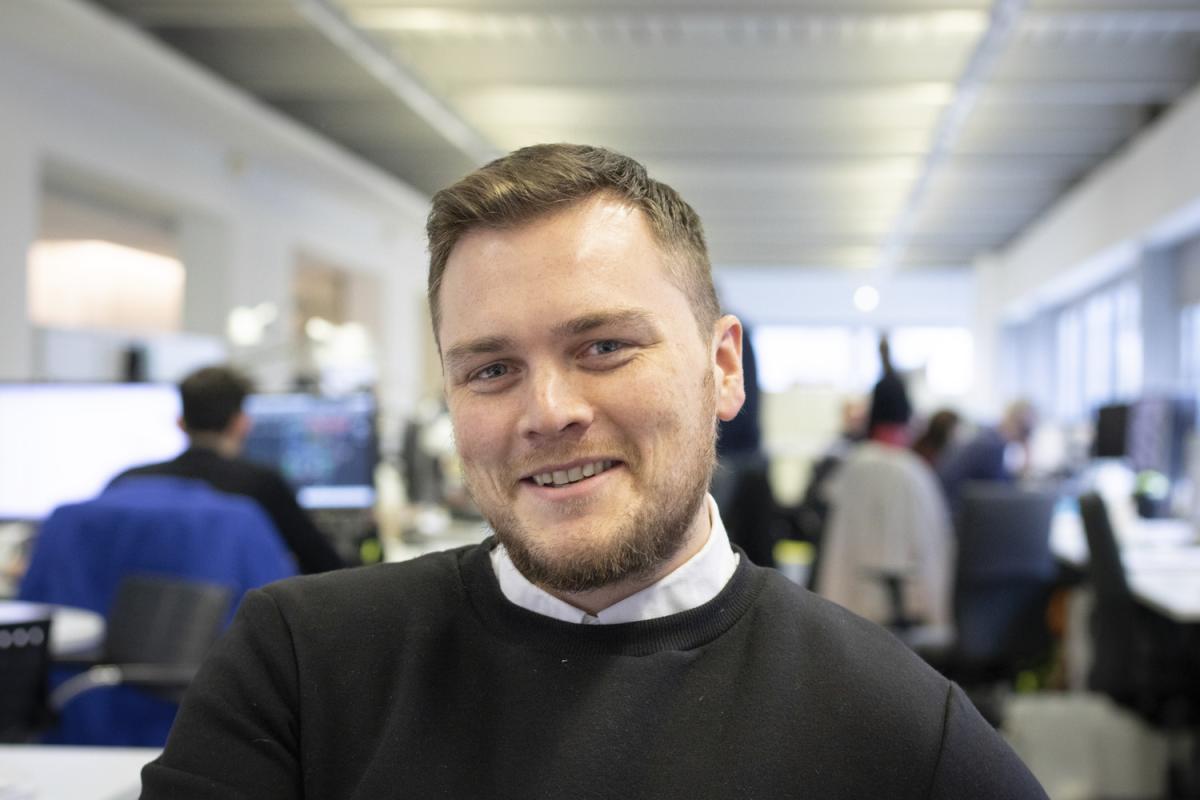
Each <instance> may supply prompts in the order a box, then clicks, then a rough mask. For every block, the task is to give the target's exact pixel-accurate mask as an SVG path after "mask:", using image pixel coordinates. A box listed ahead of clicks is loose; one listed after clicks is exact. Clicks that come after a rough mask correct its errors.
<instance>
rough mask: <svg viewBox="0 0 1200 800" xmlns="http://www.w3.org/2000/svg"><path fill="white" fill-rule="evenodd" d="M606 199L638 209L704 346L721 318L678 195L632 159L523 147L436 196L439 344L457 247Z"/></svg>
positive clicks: (429, 225)
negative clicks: (482, 232) (442, 295)
mask: <svg viewBox="0 0 1200 800" xmlns="http://www.w3.org/2000/svg"><path fill="white" fill-rule="evenodd" d="M602 193H609V194H612V195H613V196H615V197H617V198H620V199H621V200H625V201H627V202H629V203H630V204H632V205H633V206H635V207H636V208H638V209H640V210H641V211H642V213H643V214H645V216H646V219H647V221H648V222H649V223H650V230H651V232H652V234H653V235H654V238H655V240H656V241H657V242H658V244H659V246H660V247H661V248H662V249H663V251H664V252H665V253H666V254H668V256H669V258H668V259H667V261H668V265H669V266H668V268H667V277H668V278H669V279H670V280H671V281H672V282H673V283H674V284H675V285H676V286H678V287H679V289H680V290H681V291H682V292H683V293H684V294H685V295H687V298H688V302H689V303H690V304H691V306H692V313H693V314H694V315H695V317H696V323H697V325H698V326H699V327H700V332H701V334H702V335H703V336H705V337H706V338H707V336H708V335H709V333H710V331H711V329H712V325H713V323H714V322H716V321H717V318H718V317H720V315H721V307H720V304H719V303H718V301H717V292H716V289H715V288H714V287H713V280H712V266H711V264H710V263H709V260H708V247H707V245H705V242H704V228H703V227H702V226H701V224H700V217H699V216H697V214H696V212H695V211H693V210H692V207H691V206H689V205H688V204H687V203H686V202H684V200H683V198H682V197H680V196H679V193H678V192H676V191H675V190H674V189H672V188H671V187H670V186H667V185H666V184H665V183H660V182H658V181H656V180H653V179H652V178H650V177H649V176H648V175H647V174H646V168H645V167H643V166H642V165H641V164H639V163H638V162H637V161H634V160H633V159H632V158H629V157H628V156H624V155H621V154H620V153H616V152H613V151H612V150H606V149H604V148H603V147H591V146H588V145H578V144H538V145H533V146H531V147H523V148H521V149H520V150H515V151H513V152H512V153H509V154H508V155H506V156H504V157H502V158H498V159H496V160H495V161H493V162H491V163H490V164H487V165H486V166H483V167H481V168H479V169H477V170H475V171H474V172H472V173H471V174H470V175H467V176H466V177H465V178H463V179H462V180H460V181H458V183H456V184H454V185H453V186H450V187H448V188H446V189H442V190H441V191H440V192H438V193H437V194H435V195H434V196H433V208H432V210H431V211H430V212H429V219H428V221H427V222H426V225H425V230H426V233H427V234H428V235H429V312H430V315H431V316H432V318H433V333H434V337H435V338H438V337H439V333H438V325H439V323H440V321H441V313H440V310H439V307H438V295H439V292H440V290H441V285H442V276H443V274H444V273H445V271H446V262H447V261H448V260H449V259H450V253H451V251H453V250H454V246H455V245H456V244H458V241H459V239H461V238H462V237H463V235H464V234H466V233H467V232H468V231H471V230H474V229H476V228H493V229H502V228H508V227H515V226H518V225H521V224H523V223H526V222H530V221H532V220H534V219H536V218H538V217H540V216H542V215H545V214H549V213H551V212H552V211H555V210H557V209H561V208H565V207H567V206H568V205H570V204H572V203H576V202H579V201H581V200H584V199H586V198H588V197H592V196H594V195H597V194H602Z"/></svg>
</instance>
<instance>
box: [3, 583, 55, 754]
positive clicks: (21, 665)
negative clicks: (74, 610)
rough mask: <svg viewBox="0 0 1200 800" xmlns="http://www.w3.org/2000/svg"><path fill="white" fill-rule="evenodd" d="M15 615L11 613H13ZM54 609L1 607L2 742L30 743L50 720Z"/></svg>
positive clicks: (24, 606)
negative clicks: (48, 688) (48, 687)
mask: <svg viewBox="0 0 1200 800" xmlns="http://www.w3.org/2000/svg"><path fill="white" fill-rule="evenodd" d="M10 612H11V613H10ZM49 643H50V610H49V609H48V608H46V607H44V606H42V607H40V610H39V607H38V606H33V605H31V604H27V603H19V604H13V605H12V606H11V607H9V608H8V609H4V608H0V742H3V743H13V742H26V741H29V740H30V739H31V738H32V736H33V734H34V733H35V732H36V731H37V730H38V729H39V728H41V727H42V726H43V725H44V724H45V723H46V722H48V719H47V718H46V702H45V700H46V676H47V674H48V671H49V664H50V656H49V647H50V645H49Z"/></svg>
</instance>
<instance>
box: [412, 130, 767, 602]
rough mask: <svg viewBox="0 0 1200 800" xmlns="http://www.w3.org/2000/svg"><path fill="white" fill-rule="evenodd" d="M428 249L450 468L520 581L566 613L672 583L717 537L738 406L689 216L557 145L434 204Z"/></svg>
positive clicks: (635, 176)
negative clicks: (610, 591) (588, 597)
mask: <svg viewBox="0 0 1200 800" xmlns="http://www.w3.org/2000/svg"><path fill="white" fill-rule="evenodd" d="M618 167H619V168H618ZM597 175H599V176H600V177H597ZM556 176H557V179H558V180H560V181H561V182H562V184H563V186H562V187H558V188H556V187H555V186H554V181H555V180H556ZM617 180H619V181H623V182H624V183H622V184H621V185H622V186H624V185H625V184H629V185H633V186H640V187H642V189H640V190H637V191H634V190H632V189H620V190H618V189H614V188H613V185H612V183H613V181H617ZM580 187H584V188H580ZM631 192H633V196H632V197H631V196H630V193H631ZM464 197H469V198H471V199H469V200H464V199H463V198H464ZM552 197H557V198H558V199H557V200H552V199H548V198H552ZM647 203H651V204H653V205H655V206H656V207H657V204H659V203H665V204H666V207H668V208H669V209H670V210H669V211H668V212H662V213H658V212H654V213H652V212H649V211H647V210H646V204H647ZM496 209H501V210H496ZM655 213H658V216H657V217H656V216H655ZM665 217H671V219H672V220H673V223H672V224H674V223H679V227H680V228H681V229H682V230H686V231H690V232H691V234H690V239H688V241H689V242H690V244H687V245H685V244H681V243H680V242H679V241H678V240H677V239H676V238H672V237H671V236H668V235H666V234H664V233H663V232H662V226H663V225H665V224H666V223H665V222H664V218H665ZM656 220H657V221H656ZM429 231H430V237H431V241H430V250H431V262H432V263H431V277H430V301H431V307H432V309H433V311H434V320H435V322H434V324H435V326H436V331H437V334H438V339H439V345H440V348H441V353H442V366H443V372H444V375H445V387H446V397H447V402H448V405H449V408H450V413H451V418H452V420H453V422H454V428H455V436H456V442H457V446H458V450H459V454H460V456H461V457H462V460H463V465H464V472H465V475H466V479H467V483H468V486H469V487H470V489H471V491H472V495H473V497H474V498H475V500H476V502H477V504H478V505H479V507H480V509H481V511H483V513H484V515H485V516H486V517H487V519H488V520H489V522H490V523H491V524H492V526H493V528H494V530H495V531H496V534H497V537H498V538H499V539H500V541H501V542H502V543H503V544H504V545H505V546H506V547H507V548H508V550H509V552H510V554H511V555H512V557H513V561H514V563H516V565H517V567H518V568H519V569H520V570H521V571H522V572H523V573H524V574H525V575H526V577H529V578H530V579H531V580H533V581H534V582H535V583H539V584H541V585H543V586H544V587H546V588H548V589H550V590H551V591H558V592H561V593H575V592H587V591H592V590H598V589H603V588H606V587H613V586H617V585H622V586H624V585H629V584H631V583H636V582H637V581H639V580H648V579H651V578H653V577H655V576H656V575H659V574H665V571H669V569H668V568H673V567H674V566H677V564H678V563H682V561H681V560H680V559H681V558H682V557H683V556H684V555H690V552H689V548H693V546H694V547H695V548H696V549H698V547H699V546H700V545H702V544H703V542H704V541H705V539H706V538H707V534H708V530H709V528H708V517H707V513H706V511H705V509H704V505H703V498H704V494H705V491H706V488H707V486H708V482H709V479H710V476H711V472H712V467H713V463H714V444H715V430H716V422H717V419H718V418H720V419H729V418H732V417H733V415H734V414H736V413H737V410H738V409H739V408H740V406H741V404H742V401H743V398H744V393H743V389H742V381H741V357H740V356H741V327H740V324H739V323H738V322H737V320H736V319H735V318H733V317H728V316H726V317H720V316H719V313H718V311H717V310H716V305H715V302H716V301H715V295H714V294H712V281H711V276H710V274H709V270H708V259H707V256H706V255H705V254H704V252H703V237H702V236H701V235H700V228H699V223H698V221H696V219H695V214H694V213H693V212H692V211H691V210H690V209H689V208H688V207H687V206H686V205H685V204H684V203H683V202H682V200H680V199H679V198H678V196H677V195H676V194H675V193H674V191H673V190H671V189H670V188H669V187H666V186H663V185H662V184H657V183H653V182H651V181H649V180H648V179H647V178H646V177H645V173H644V170H643V169H642V167H641V166H640V165H637V164H636V163H635V162H632V161H630V160H629V159H626V158H624V157H623V156H618V155H616V154H613V153H609V152H607V151H603V150H599V149H596V148H584V147H575V146H570V145H554V146H545V147H540V148H526V149H524V150H520V151H517V152H516V153H514V154H513V155H512V156H509V157H508V158H507V159H501V160H500V161H497V162H493V163H492V164H489V165H488V166H486V167H484V168H483V169H482V170H480V172H479V173H476V174H473V175H471V176H468V177H467V178H465V179H463V181H461V182H460V183H459V184H457V185H455V186H453V187H450V188H449V189H447V190H444V191H443V192H441V193H439V194H438V195H437V197H436V198H435V200H434V209H433V212H432V213H431V215H430V221H429ZM680 235H682V234H680ZM684 238H685V239H686V238H687V237H684ZM688 248H691V249H692V250H693V251H695V250H698V251H699V252H698V253H696V252H689V250H688ZM698 265H703V268H702V269H701V268H700V266H698ZM683 275H687V276H688V277H687V278H686V279H685V278H683V277H681V276H683ZM697 286H699V287H700V288H696V287H697ZM710 296H711V300H708V299H705V298H706V297H710ZM698 328H699V329H700V330H701V331H702V335H701V336H697V329H698ZM618 599H619V598H618Z"/></svg>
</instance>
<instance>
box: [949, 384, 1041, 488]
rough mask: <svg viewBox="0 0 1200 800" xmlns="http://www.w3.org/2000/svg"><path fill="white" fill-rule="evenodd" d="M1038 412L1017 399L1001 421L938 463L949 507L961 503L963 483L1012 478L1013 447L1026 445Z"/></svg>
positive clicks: (1009, 479) (1014, 473) (1010, 405)
mask: <svg viewBox="0 0 1200 800" xmlns="http://www.w3.org/2000/svg"><path fill="white" fill-rule="evenodd" d="M1036 420H1037V415H1036V413H1035V411H1034V409H1033V406H1032V405H1030V403H1029V401H1027V400H1016V401H1014V402H1013V403H1011V404H1009V406H1008V408H1006V409H1005V411H1004V416H1003V417H1002V418H1001V420H1000V424H999V425H996V426H995V427H984V428H981V429H980V430H979V431H978V432H977V433H976V434H975V436H974V437H972V438H971V439H969V440H968V441H967V442H966V443H965V444H963V445H961V446H960V447H957V448H952V449H951V450H950V451H949V452H947V453H945V454H944V455H943V457H942V460H941V462H940V463H939V464H938V467H937V472H938V478H939V479H941V482H942V488H943V489H944V491H945V493H946V500H947V502H948V503H949V504H950V509H951V510H952V511H954V512H957V511H958V508H959V506H960V505H961V504H962V490H963V486H964V485H965V484H966V483H967V482H968V481H1009V482H1011V481H1013V480H1015V479H1016V477H1017V471H1016V470H1015V469H1014V468H1013V466H1012V463H1011V459H1010V455H1009V452H1010V448H1011V447H1012V446H1014V445H1019V446H1022V447H1024V446H1025V444H1026V443H1027V442H1028V441H1029V436H1030V434H1031V433H1032V432H1033V427H1034V424H1035V423H1036Z"/></svg>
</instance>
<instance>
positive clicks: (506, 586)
mask: <svg viewBox="0 0 1200 800" xmlns="http://www.w3.org/2000/svg"><path fill="white" fill-rule="evenodd" d="M705 504H706V507H707V508H708V518H709V521H710V523H711V524H712V529H711V531H710V532H709V535H708V541H707V542H705V543H704V547H702V548H700V552H698V553H696V554H695V555H694V556H692V557H691V558H689V559H688V560H687V561H685V562H684V563H683V564H681V565H680V566H679V567H678V568H677V569H675V570H674V571H673V572H671V573H669V574H667V575H664V576H663V577H662V578H660V579H659V580H658V581H657V582H655V583H652V584H651V585H649V586H647V587H646V588H645V589H642V590H641V591H639V592H637V593H636V594H632V595H630V596H629V597H626V598H625V599H624V600H621V601H620V602H618V603H615V604H613V605H611V606H609V607H608V608H606V609H604V610H603V611H601V612H599V613H598V614H595V615H592V614H588V613H587V612H586V611H582V610H580V609H578V608H575V606H573V605H571V604H569V603H565V602H563V601H562V600H559V599H558V598H557V597H555V596H554V595H552V594H550V593H549V592H547V591H546V590H544V589H541V588H539V587H537V586H535V585H534V584H532V583H530V582H529V580H528V579H527V578H526V577H525V576H524V575H522V574H521V573H520V571H518V570H517V568H516V565H514V564H513V563H512V559H511V558H509V555H508V551H507V550H506V549H505V548H504V545H502V544H498V545H496V547H495V548H494V549H493V550H492V552H491V558H492V569H493V570H494V571H495V573H496V579H497V580H498V581H499V583H500V591H502V592H503V593H504V596H505V597H506V598H508V600H509V601H510V602H512V603H514V604H516V605H518V606H520V607H522V608H524V609H527V610H529V611H532V612H534V613H536V614H541V615H543V616H547V617H553V618H554V619H558V620H562V621H564V622H575V623H581V624H585V625H586V624H591V625H614V624H617V623H621V622H640V621H642V620H648V619H656V618H658V617H665V616H669V615H671V614H678V613H679V612H681V611H687V610H688V609H691V608H696V607H697V606H702V605H704V604H705V603H707V602H708V601H709V600H712V599H713V598H714V597H716V596H717V595H718V594H720V592H721V590H722V589H724V588H725V584H727V583H728V582H729V579H730V578H731V577H733V573H734V571H735V570H736V569H737V564H738V557H739V556H738V554H737V553H735V552H734V551H733V548H732V547H731V546H730V544H729V535H728V534H727V533H726V532H725V524H724V523H723V522H721V513H720V511H719V510H718V509H717V504H716V502H715V501H714V500H713V498H712V495H706V496H705Z"/></svg>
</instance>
